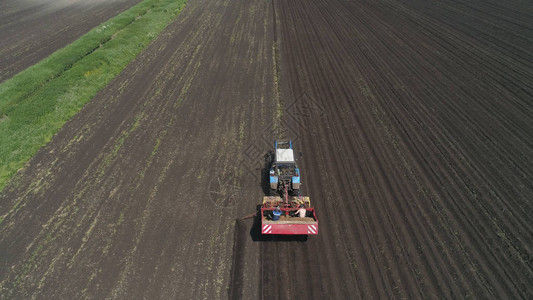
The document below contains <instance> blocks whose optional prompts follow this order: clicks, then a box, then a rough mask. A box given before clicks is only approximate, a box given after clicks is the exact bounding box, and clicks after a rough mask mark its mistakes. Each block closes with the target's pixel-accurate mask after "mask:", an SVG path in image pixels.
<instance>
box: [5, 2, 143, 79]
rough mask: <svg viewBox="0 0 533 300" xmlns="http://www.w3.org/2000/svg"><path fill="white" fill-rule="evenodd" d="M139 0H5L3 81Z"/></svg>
mask: <svg viewBox="0 0 533 300" xmlns="http://www.w3.org/2000/svg"><path fill="white" fill-rule="evenodd" d="M138 2H140V0H41V1H38V0H3V1H2V2H0V82H2V81H4V80H6V79H9V78H11V77H12V76H13V75H15V74H17V73H18V72H20V71H22V70H24V69H26V68H27V67H29V66H31V65H34V64H35V63H38V62H39V61H40V60H41V59H43V58H45V57H47V56H49V55H50V54H52V53H53V52H54V51H56V50H58V49H60V48H63V47H65V46H66V45H68V44H69V43H72V42H73V41H75V40H76V39H77V38H79V37H80V36H82V35H83V34H85V33H87V32H88V31H89V30H91V29H92V28H94V27H96V26H98V24H100V23H102V22H104V21H106V20H107V19H109V18H111V17H114V16H115V15H117V14H119V13H121V12H122V11H124V10H126V9H127V8H129V7H131V6H133V5H135V4H136V3H138Z"/></svg>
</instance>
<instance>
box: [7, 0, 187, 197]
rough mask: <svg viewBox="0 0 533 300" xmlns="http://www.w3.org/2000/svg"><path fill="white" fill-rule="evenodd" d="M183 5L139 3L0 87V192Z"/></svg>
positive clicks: (181, 0) (164, 0) (154, 0)
mask: <svg viewBox="0 0 533 300" xmlns="http://www.w3.org/2000/svg"><path fill="white" fill-rule="evenodd" d="M185 3H186V0H144V1H143V2H141V3H139V4H137V5H135V6H133V7H131V8H130V9H128V10H126V11H124V12H123V13H121V14H119V15H118V16H116V17H114V18H112V19H110V20H108V21H107V22H105V23H103V24H101V25H99V26H98V27H97V28H94V29H93V30H91V31H90V32H88V33H87V34H85V35H84V36H83V37H81V38H80V39H78V40H77V41H75V42H74V43H72V44H70V45H68V46H66V47H65V48H63V49H60V50H58V51H56V52H55V53H53V54H52V55H50V56H49V57H48V58H46V59H44V60H43V61H41V62H39V63H38V64H36V65H34V66H32V67H30V68H28V69H26V70H24V71H22V72H20V73H19V74H17V75H16V76H14V77H13V78H12V79H10V80H8V81H6V82H4V83H3V84H1V85H0V191H2V190H3V188H4V187H5V186H6V184H7V182H8V181H9V179H10V178H11V177H12V176H13V175H14V174H15V173H16V172H17V170H18V169H20V168H22V167H23V166H24V164H26V162H28V160H29V159H30V158H31V157H32V156H33V155H34V154H35V153H36V152H37V150H39V148H41V147H42V146H44V145H45V144H46V143H47V142H49V141H50V140H51V138H52V136H53V135H54V134H55V133H56V132H57V131H58V130H59V129H60V128H61V127H62V126H63V125H64V124H65V122H67V121H68V120H69V119H70V118H72V117H73V116H74V115H75V114H76V113H77V112H78V111H79V110H80V109H81V108H82V107H83V105H84V104H85V103H87V102H88V101H89V100H91V99H92V98H93V97H94V96H95V95H96V93H97V92H98V91H99V90H101V89H102V88H104V87H105V86H106V85H107V84H108V83H109V82H110V81H111V80H112V79H113V78H115V77H116V76H117V75H118V74H119V73H120V72H121V71H122V70H123V69H124V68H125V67H126V65H127V64H128V63H129V62H130V61H131V60H132V59H133V58H135V56H137V54H139V53H140V52H141V51H142V50H143V49H144V48H145V47H146V46H147V45H148V43H149V42H150V41H151V40H152V39H153V38H155V37H156V36H157V35H158V34H159V33H160V32H161V31H162V30H163V29H164V28H165V27H166V26H167V25H168V24H169V23H170V21H172V20H173V19H174V18H175V17H176V16H177V15H178V14H179V12H180V11H181V9H182V8H183V7H184V6H185Z"/></svg>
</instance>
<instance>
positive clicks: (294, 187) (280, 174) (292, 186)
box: [269, 141, 300, 195]
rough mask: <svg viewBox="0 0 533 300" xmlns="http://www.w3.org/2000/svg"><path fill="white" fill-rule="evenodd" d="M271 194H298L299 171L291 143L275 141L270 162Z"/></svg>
mask: <svg viewBox="0 0 533 300" xmlns="http://www.w3.org/2000/svg"><path fill="white" fill-rule="evenodd" d="M269 177H270V189H271V194H272V195H274V194H282V193H284V192H289V193H291V194H299V191H300V169H299V168H298V165H297V164H296V161H295V159H294V150H293V149H292V141H276V142H275V152H274V158H273V159H272V161H271V165H270V170H269Z"/></svg>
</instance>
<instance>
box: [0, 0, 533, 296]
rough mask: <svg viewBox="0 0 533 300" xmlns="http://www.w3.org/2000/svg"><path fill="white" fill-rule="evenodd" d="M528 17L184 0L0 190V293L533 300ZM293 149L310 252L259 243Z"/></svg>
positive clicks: (468, 4)
mask: <svg viewBox="0 0 533 300" xmlns="http://www.w3.org/2000/svg"><path fill="white" fill-rule="evenodd" d="M531 20H533V8H532V7H531V5H530V4H529V3H528V2H522V1H507V2H506V3H502V2H501V1H422V0H420V1H418V0H415V1H387V0H380V1H342V0H326V1H320V2H317V1H303V0H274V1H260V0H247V1H244V0H225V1H208V0H189V3H188V4H187V7H186V8H185V9H184V10H183V12H182V13H181V14H180V16H179V17H178V19H177V20H176V21H175V22H174V23H173V24H171V25H170V26H169V27H168V28H167V29H166V30H165V31H164V32H163V34H162V35H161V36H160V37H159V38H158V39H156V40H155V41H154V42H153V43H152V44H151V46H150V47H149V48H148V49H147V50H146V51H144V52H143V53H142V54H140V55H139V56H138V57H137V58H136V60H135V61H134V62H133V63H131V64H130V65H129V66H128V67H127V68H126V70H125V71H124V72H122V73H121V75H120V76H119V77H118V78H116V79H115V80H114V81H113V82H112V83H111V84H110V85H109V86H108V87H107V88H106V89H105V90H103V91H102V92H101V93H99V94H98V96H97V97H96V98H95V99H93V101H92V102H91V103H90V104H88V105H87V106H86V107H85V108H84V109H83V110H82V111H81V112H80V113H79V114H78V115H77V116H76V117H75V118H74V119H73V120H71V121H70V122H69V123H68V124H67V125H66V126H65V127H64V128H63V130H61V131H60V132H59V133H58V134H57V135H56V136H55V137H54V139H53V140H52V141H51V142H50V143H49V144H48V145H47V146H46V147H45V148H43V149H42V150H41V151H40V152H39V153H38V154H37V155H36V156H35V157H34V159H32V160H31V162H30V163H29V164H28V165H27V166H26V167H25V168H24V169H23V170H21V171H20V172H19V173H18V174H17V176H16V177H15V178H14V180H13V181H12V182H11V183H10V185H8V186H7V187H6V189H5V190H4V191H3V193H2V194H0V216H4V217H3V220H2V223H1V227H0V295H2V296H4V297H5V298H30V297H32V296H44V297H46V298H70V299H74V298H80V297H90V298H104V297H111V298H125V299H131V298H150V299H158V298H165V299H166V298H170V299H172V298H179V299H199V298H200V299H213V298H235V299H257V298H263V299H278V298H279V299H324V298H332V299H352V298H364V299H367V298H402V297H403V298H466V297H475V298H499V299H503V298H532V297H533V289H532V286H533V259H532V250H533V242H532V240H533V239H532V236H533V226H532V225H531V216H533V202H532V201H531V199H533V184H532V182H533V181H532V178H533V160H532V159H531V158H532V157H533V117H532V116H533V106H532V99H533V54H532V53H533V51H532V50H533V41H532V37H531V34H530V32H532V30H533V23H532V21H531ZM277 137H289V138H292V139H293V140H294V142H295V147H296V149H297V152H301V154H302V155H301V156H300V155H298V156H299V164H300V167H301V169H302V174H303V178H302V180H303V182H304V191H305V194H307V195H309V196H310V197H311V199H312V201H313V203H314V205H315V207H316V209H317V212H318V218H319V228H320V229H319V235H318V236H310V237H309V238H308V240H307V241H302V240H301V239H296V238H295V239H291V238H281V237H280V238H276V237H274V238H269V239H264V238H261V237H260V236H258V234H257V232H256V229H257V228H256V225H257V224H255V225H254V224H252V223H253V222H252V220H244V221H243V220H239V221H235V220H236V219H237V218H239V217H242V216H245V215H247V214H249V213H251V212H253V211H254V210H255V208H256V204H257V203H258V202H259V201H260V199H261V197H262V196H263V194H264V191H263V186H264V185H262V181H261V178H262V173H263V167H264V165H263V155H264V154H265V153H266V152H267V151H268V150H270V149H271V147H272V142H273V140H274V139H275V138H277Z"/></svg>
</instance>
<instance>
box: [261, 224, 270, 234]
mask: <svg viewBox="0 0 533 300" xmlns="http://www.w3.org/2000/svg"><path fill="white" fill-rule="evenodd" d="M271 232H272V225H270V224H266V225H263V233H271Z"/></svg>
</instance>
